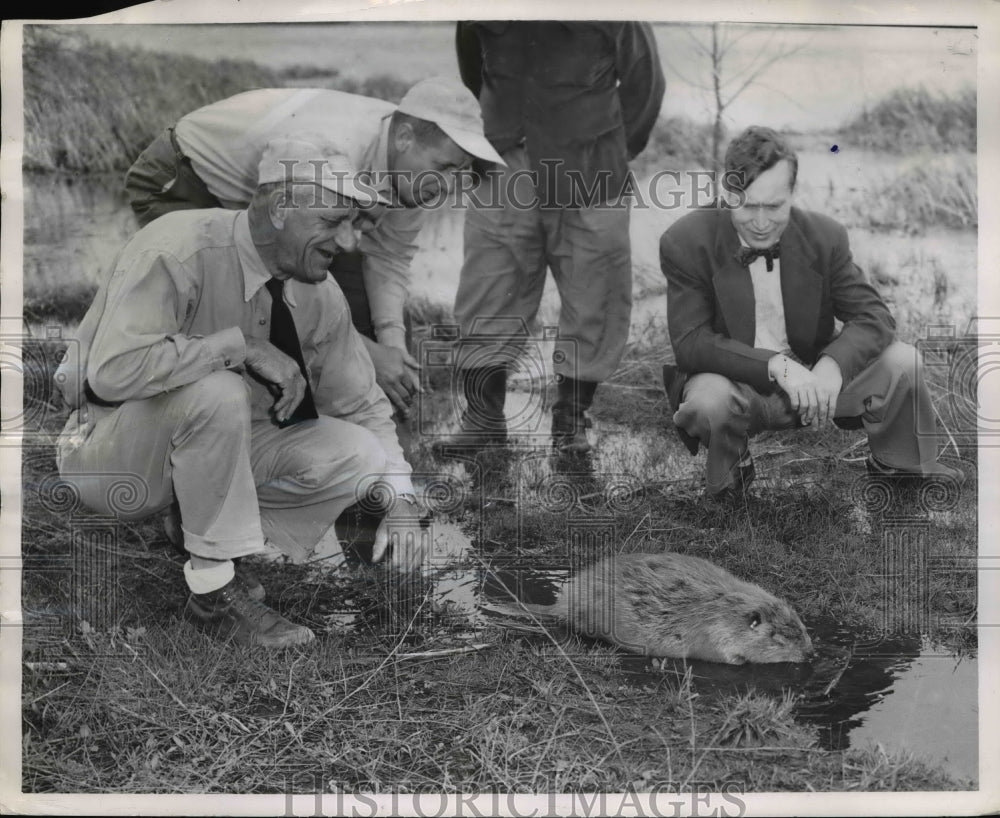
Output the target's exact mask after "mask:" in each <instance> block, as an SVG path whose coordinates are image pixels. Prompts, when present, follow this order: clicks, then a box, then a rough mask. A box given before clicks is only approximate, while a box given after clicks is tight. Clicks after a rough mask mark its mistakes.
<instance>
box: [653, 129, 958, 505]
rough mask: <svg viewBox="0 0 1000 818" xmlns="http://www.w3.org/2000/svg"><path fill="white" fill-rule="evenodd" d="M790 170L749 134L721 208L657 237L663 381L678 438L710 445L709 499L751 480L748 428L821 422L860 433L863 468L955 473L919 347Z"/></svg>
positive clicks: (784, 157)
mask: <svg viewBox="0 0 1000 818" xmlns="http://www.w3.org/2000/svg"><path fill="white" fill-rule="evenodd" d="M797 170H798V158H797V156H796V154H795V151H794V150H793V149H792V148H791V146H790V145H789V144H788V143H787V142H786V141H785V140H784V139H783V138H782V137H781V136H779V135H778V134H777V133H775V132H774V131H773V130H771V129H770V128H763V127H757V126H754V127H750V128H748V129H747V130H746V131H744V132H743V133H742V134H740V135H739V136H737V137H736V138H735V139H734V140H733V142H732V143H731V144H730V146H729V148H728V150H727V152H726V162H725V174H724V178H723V180H722V186H723V188H724V189H725V195H724V197H723V199H722V200H721V201H720V202H719V206H717V207H712V208H707V209H702V210H697V211H694V212H692V213H689V214H687V215H686V216H684V217H682V218H681V219H679V220H678V221H677V222H676V223H675V224H674V225H672V226H671V227H670V228H669V229H668V230H667V231H666V232H665V233H664V234H663V237H662V238H661V240H660V265H661V267H662V269H663V273H664V275H665V276H666V277H667V314H668V321H669V328H670V340H671V343H672V345H673V348H674V353H675V356H676V361H677V366H676V368H673V367H669V366H668V367H665V368H664V381H665V385H666V387H667V392H668V395H669V397H670V402H671V406H673V407H675V408H676V412H675V413H674V423H675V425H676V426H677V429H678V431H679V433H680V435H681V437H682V439H683V440H684V441H685V443H686V444H687V445H688V447H689V449H690V450H691V452H692V454H694V453H697V451H698V446H699V443H700V444H703V445H705V446H706V448H707V449H708V460H707V465H706V484H707V485H706V491H707V493H708V494H709V495H710V496H719V497H729V498H733V497H738V496H739V493H740V492H741V491H742V490H744V489H745V488H746V487H747V485H749V483H750V481H751V480H753V477H754V467H753V461H752V459H751V458H750V453H749V449H748V440H749V438H750V437H751V436H753V435H755V434H757V433H758V432H761V431H764V430H768V429H790V428H795V427H798V426H806V425H812V426H813V428H819V427H820V426H822V425H824V424H826V423H827V422H828V421H833V422H835V423H836V424H837V425H838V426H841V427H843V428H860V427H862V426H863V427H864V429H865V431H866V432H867V434H868V442H869V445H870V448H871V456H870V457H869V459H868V462H867V466H868V469H869V471H870V472H873V473H878V474H885V475H891V476H900V475H907V474H914V475H931V474H937V475H942V476H945V477H948V478H952V479H959V476H958V474H957V473H956V472H955V471H954V470H952V469H949V468H948V467H946V466H944V465H942V464H939V463H938V462H937V458H936V441H935V438H934V413H933V407H932V405H931V399H930V394H929V393H928V391H927V387H926V385H925V384H924V382H923V379H922V377H921V375H920V372H919V368H918V354H917V351H916V350H915V349H914V348H913V347H912V346H909V345H907V344H903V343H901V342H899V341H896V340H894V337H893V334H894V330H895V321H894V320H893V318H892V316H891V315H890V314H889V310H888V308H887V307H886V305H885V303H884V302H883V301H882V299H881V298H880V297H879V294H878V293H877V292H876V291H875V289H874V288H873V287H872V286H871V285H870V284H869V283H868V282H867V280H866V279H865V276H864V274H863V273H862V272H861V270H860V269H859V268H858V266H857V265H856V264H855V263H854V261H853V259H852V257H851V250H850V246H849V243H848V239H847V231H846V230H845V229H844V228H843V226H841V225H840V224H838V223H837V222H835V221H834V220H833V219H830V218H828V217H826V216H823V215H821V214H818V213H811V212H808V211H804V210H799V209H798V208H796V207H793V206H792V200H793V193H794V190H795V179H796V173H797ZM779 239H780V244H779ZM834 319H837V320H838V321H840V322H842V323H843V326H842V327H841V328H840V329H839V331H838V330H837V328H836V326H835V323H834Z"/></svg>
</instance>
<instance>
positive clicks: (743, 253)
mask: <svg viewBox="0 0 1000 818" xmlns="http://www.w3.org/2000/svg"><path fill="white" fill-rule="evenodd" d="M780 252H781V247H780V245H778V243H777V242H775V243H774V244H772V245H771V246H770V247H765V248H764V249H762V250H755V249H754V248H753V247H743V246H742V245H741V246H740V249H739V250H737V251H736V255H735V256H733V258H735V259H736V260H737V261H738V262H739V263H740V264H742V265H743V266H744V267H749V266H750V265H751V264H752V263H753V261H754V259H756V258H761V257H763V259H764V261H766V262H767V271H768V272H769V273H770V272H771V271H772V270H774V260H775V259H776V258H777V257H778V253H780Z"/></svg>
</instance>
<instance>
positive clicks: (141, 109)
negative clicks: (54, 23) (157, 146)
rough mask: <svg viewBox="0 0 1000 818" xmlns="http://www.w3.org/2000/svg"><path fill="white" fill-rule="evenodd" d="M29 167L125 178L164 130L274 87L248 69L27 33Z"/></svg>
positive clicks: (36, 29)
mask: <svg viewBox="0 0 1000 818" xmlns="http://www.w3.org/2000/svg"><path fill="white" fill-rule="evenodd" d="M23 64H24V129H25V144H24V167H25V168H26V169H28V170H46V171H52V170H76V171H83V172H86V173H100V172H106V171H120V170H124V169H126V168H128V167H129V165H131V163H132V162H133V161H134V160H135V158H136V156H138V155H139V153H140V152H141V151H142V150H143V148H145V147H146V146H147V145H148V144H149V143H150V142H151V141H152V139H153V137H155V136H156V134H158V133H159V132H160V130H162V129H163V128H164V127H166V126H167V125H171V124H173V122H174V121H176V120H177V119H178V118H179V117H180V116H182V115H183V114H185V113H187V112H188V111H192V110H194V109H195V108H198V107H200V106H202V105H206V104H208V103H209V102H214V101H216V100H219V99H223V98H225V97H228V96H231V95H233V94H236V93H239V92H240V91H247V90H250V89H252V88H264V87H269V86H273V85H275V83H276V81H277V80H276V77H275V76H274V74H273V73H272V72H271V71H269V70H267V69H265V68H263V67H261V66H259V65H257V64H256V63H253V62H250V61H234V60H200V59H196V58H193V57H180V56H174V55H167V54H160V53H156V52H151V51H145V50H142V49H126V48H111V47H108V46H104V45H98V44H95V43H93V42H92V41H90V40H89V39H87V38H86V37H84V36H80V35H74V34H70V33H66V32H63V31H59V30H56V29H54V28H46V27H42V26H26V27H25V29H24V50H23Z"/></svg>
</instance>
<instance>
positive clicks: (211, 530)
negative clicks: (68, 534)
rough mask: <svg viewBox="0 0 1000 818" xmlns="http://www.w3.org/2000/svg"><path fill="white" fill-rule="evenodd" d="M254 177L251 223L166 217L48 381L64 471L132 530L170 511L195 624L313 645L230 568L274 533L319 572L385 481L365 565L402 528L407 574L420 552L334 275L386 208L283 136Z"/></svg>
mask: <svg viewBox="0 0 1000 818" xmlns="http://www.w3.org/2000/svg"><path fill="white" fill-rule="evenodd" d="M259 179H260V184H259V185H258V186H257V188H256V190H255V192H254V194H253V196H252V198H251V201H250V203H249V207H248V208H247V209H245V210H224V209H211V210H187V211H184V212H178V213H171V214H168V215H166V216H164V217H163V218H161V219H157V220H156V221H155V222H153V223H152V224H150V225H148V226H146V227H145V228H143V229H142V230H140V231H139V232H138V233H137V234H136V235H135V236H134V237H133V238H132V239H131V240H130V241H129V242H128V243H127V244H126V245H125V247H124V248H123V249H122V250H121V252H120V253H119V255H118V258H117V259H116V261H115V263H114V267H113V270H112V275H111V277H110V279H109V280H108V281H107V282H106V283H105V284H104V285H103V286H102V287H101V289H100V290H99V292H98V295H97V297H96V298H95V301H94V303H93V305H91V308H90V310H89V311H88V312H87V315H86V316H85V318H84V320H83V322H82V323H81V325H80V331H79V347H78V349H79V357H76V356H72V357H70V358H68V359H67V360H66V361H65V362H64V363H63V365H62V366H61V367H60V370H59V372H57V375H56V380H57V383H59V384H60V388H61V389H62V391H63V394H64V396H65V398H66V400H67V402H68V403H70V404H71V405H72V406H74V407H75V410H74V411H73V412H72V413H71V415H70V417H69V420H68V422H67V424H66V427H65V429H64V431H63V434H62V436H61V437H60V441H59V444H58V446H57V459H58V463H59V470H60V474H61V475H62V477H63V479H64V480H66V481H67V482H68V483H70V484H71V485H73V486H74V487H75V489H76V491H78V492H79V495H80V498H81V500H82V501H83V503H84V504H86V505H87V506H89V507H91V508H93V509H96V510H98V511H99V512H101V513H104V514H116V515H117V516H119V517H123V518H131V519H134V518H139V517H144V516H147V515H149V514H151V513H153V512H156V511H158V510H160V509H163V508H166V507H167V506H169V505H170V504H171V503H173V502H176V503H177V505H178V506H179V509H180V524H181V530H182V534H183V541H184V543H183V544H184V548H185V549H186V551H187V552H188V554H189V557H190V559H189V561H188V563H187V564H186V565H185V567H184V574H185V578H186V580H187V584H188V586H189V589H190V591H191V596H190V599H189V601H188V604H187V607H186V609H185V615H186V617H187V618H188V619H189V620H190V621H192V622H193V623H194V624H195V625H196V626H198V627H200V628H202V629H204V630H205V631H207V632H209V633H211V634H213V635H217V636H222V637H231V638H233V639H234V640H235V641H237V642H240V643H242V644H259V645H264V646H268V647H286V646H289V645H296V644H302V643H305V642H308V641H310V640H311V639H312V638H313V634H312V632H311V631H310V630H309V629H308V628H306V627H303V626H301V625H296V624H293V623H291V622H289V621H288V620H287V619H285V618H284V617H282V616H281V615H279V614H278V613H277V612H275V611H273V610H272V609H271V608H269V607H267V606H265V605H264V604H263V603H262V602H261V601H260V600H261V598H262V597H263V588H262V587H261V586H260V584H259V583H257V582H256V580H254V579H253V578H252V577H250V576H249V575H248V574H247V573H246V572H245V569H243V568H241V567H240V566H239V565H238V564H234V560H239V558H241V557H244V556H246V555H249V554H253V553H255V552H259V551H261V550H262V549H263V548H264V542H265V537H266V538H267V539H268V540H270V541H271V542H272V543H273V544H274V545H275V546H277V547H278V548H280V549H281V550H282V551H283V552H285V553H286V554H287V555H288V556H290V557H291V558H292V559H294V560H302V559H305V558H307V557H308V556H310V554H311V552H312V551H313V549H314V547H315V546H316V544H317V543H318V542H320V541H321V540H323V539H324V535H327V534H328V532H329V531H330V530H331V527H332V526H333V523H334V521H335V520H336V519H337V517H338V516H339V515H340V513H341V512H342V511H343V510H344V509H345V508H347V507H348V506H349V505H352V504H353V503H355V502H356V501H357V500H358V499H359V498H363V497H365V496H366V493H367V492H369V491H370V489H371V487H373V486H381V488H382V490H383V494H388V495H389V496H391V497H393V498H395V499H394V501H391V502H390V503H389V506H388V508H387V516H386V520H385V521H384V522H383V524H382V526H380V529H379V532H378V534H377V536H376V542H375V547H374V553H373V557H374V558H375V559H381V558H382V557H383V556H384V555H385V553H386V546H387V536H388V535H387V531H388V527H389V526H390V524H391V525H392V527H393V528H394V530H402V531H403V533H405V534H407V536H405V537H403V538H402V539H401V541H400V542H401V543H402V545H401V546H400V547H399V548H398V549H396V550H395V551H394V552H393V553H392V554H391V558H390V563H391V564H392V565H393V566H394V567H397V568H400V569H410V568H413V567H415V566H416V565H417V564H418V561H419V559H420V558H421V549H422V547H423V543H422V540H421V537H420V535H419V528H417V527H416V526H418V521H417V515H415V514H414V513H413V512H412V510H411V508H412V507H413V506H414V504H415V501H414V498H413V487H412V484H411V482H410V467H409V465H408V464H407V463H406V461H405V459H404V458H403V453H402V451H401V449H400V446H399V443H398V440H397V439H396V434H395V428H394V426H393V423H392V420H391V412H392V410H391V406H390V404H389V402H388V400H387V399H386V397H385V395H384V394H383V392H382V390H381V389H379V388H378V386H377V385H376V383H375V373H374V370H373V368H372V365H371V360H370V358H369V356H368V354H367V353H366V351H365V348H364V345H363V342H362V341H361V338H360V336H359V335H358V333H357V331H356V330H355V329H354V327H353V326H352V324H351V320H350V315H349V312H348V307H347V303H346V301H345V299H344V296H343V294H342V293H341V291H340V289H339V288H338V287H337V286H336V284H335V283H334V282H333V281H332V280H331V279H330V278H329V275H328V268H329V265H330V262H331V260H332V259H333V258H335V257H336V256H337V255H338V254H340V253H343V252H350V251H351V250H353V249H354V248H355V247H356V246H357V243H358V239H359V232H358V224H359V219H360V218H362V217H363V211H362V210H361V208H366V207H370V206H372V205H375V204H377V203H378V202H380V201H381V200H380V199H379V198H378V197H377V194H376V193H375V191H374V190H373V189H372V188H371V187H370V186H369V185H368V184H367V182H366V180H362V179H359V178H358V177H357V175H356V173H355V171H354V168H353V167H352V166H351V164H350V162H349V161H348V160H347V158H346V157H343V156H336V155H329V154H324V153H323V152H321V150H320V149H319V148H317V146H315V145H313V144H309V143H305V142H301V141H294V140H283V141H281V140H275V141H273V142H272V143H271V145H270V146H269V147H268V149H267V150H266V151H265V153H264V156H263V158H262V160H261V161H260V163H259ZM74 349H76V347H71V350H74ZM123 475H124V476H125V478H126V480H131V481H132V482H133V483H134V488H135V494H134V495H133V496H134V498H135V502H134V503H132V504H130V505H129V506H128V508H127V509H125V508H123V507H122V505H121V503H120V502H118V501H116V495H115V484H116V483H120V482H121V481H122V477H123ZM386 484H388V487H389V488H391V491H388V492H386V491H385V485H386ZM407 520H412V525H413V526H415V528H413V529H412V530H410V531H409V532H407V526H408V525H410V524H411V523H407V522H406V521H407ZM400 524H402V529H400V528H399V525H400ZM410 534H414V536H413V537H410Z"/></svg>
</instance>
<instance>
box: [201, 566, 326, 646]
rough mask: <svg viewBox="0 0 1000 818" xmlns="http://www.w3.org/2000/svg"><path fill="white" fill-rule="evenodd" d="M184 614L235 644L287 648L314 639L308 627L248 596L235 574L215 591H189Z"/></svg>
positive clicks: (216, 635)
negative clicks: (297, 623) (290, 619)
mask: <svg viewBox="0 0 1000 818" xmlns="http://www.w3.org/2000/svg"><path fill="white" fill-rule="evenodd" d="M184 618H185V619H187V620H188V621H189V622H190V623H191V624H192V625H194V626H195V627H197V628H199V629H200V630H202V631H204V632H205V633H208V634H210V635H211V636H214V637H215V638H217V639H232V640H233V641H234V642H235V643H236V644H238V645H259V646H261V647H265V648H288V647H293V646H295V645H305V644H307V643H309V642H311V641H312V640H313V639H314V634H313V632H312V631H311V630H309V628H307V627H305V626H304V625H295V624H293V623H292V622H289V621H288V620H287V619H285V618H284V617H283V616H281V615H280V614H279V613H277V612H276V611H273V610H271V609H270V608H268V607H267V605H265V604H264V603H263V602H258V601H257V600H255V599H251V598H250V596H249V595H248V594H247V592H246V590H245V589H244V588H243V586H242V584H241V583H240V582H239V580H237V579H235V578H234V579H232V580H231V581H230V582H229V583H228V584H227V585H224V586H223V587H221V588H219V589H218V590H217V591H211V592H210V593H207V594H191V596H190V597H189V598H188V602H187V606H186V607H185V608H184Z"/></svg>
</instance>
